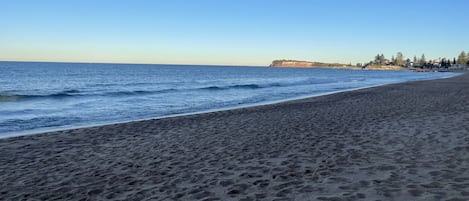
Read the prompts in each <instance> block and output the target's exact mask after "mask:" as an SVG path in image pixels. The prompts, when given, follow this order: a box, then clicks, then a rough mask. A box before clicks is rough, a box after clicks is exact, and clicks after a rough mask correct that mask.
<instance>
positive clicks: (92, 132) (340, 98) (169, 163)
mask: <svg viewBox="0 0 469 201" xmlns="http://www.w3.org/2000/svg"><path fill="white" fill-rule="evenodd" d="M468 101H469V74H467V73H466V74H464V75H461V76H457V77H453V78H448V79H439V80H431V81H418V82H409V83H402V84H394V85H387V86H381V87H374V88H368V89H362V90H357V91H351V92H343V93H338V94H332V95H327V96H320V97H314V98H308V99H302V100H295V101H289V102H284V103H279V104H273V105H264V106H256V107H249V108H242V109H235V110H227V111H219V112H212V113H205V114H197V115H189V116H181V117H173V118H165V119H158V120H147V121H139V122H130V123H123V124H115V125H106V126H99V127H91V128H82V129H75V130H66V131H58V132H50V133H45V134H38V135H31V136H20V137H13V138H6V139H0V200H244V201H248V200H278V201H280V200H331V201H332V200H334V201H340V200H451V201H458V200H469V102H468Z"/></svg>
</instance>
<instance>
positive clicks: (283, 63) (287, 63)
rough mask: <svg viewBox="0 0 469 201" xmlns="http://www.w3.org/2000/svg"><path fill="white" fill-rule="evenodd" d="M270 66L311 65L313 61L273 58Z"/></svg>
mask: <svg viewBox="0 0 469 201" xmlns="http://www.w3.org/2000/svg"><path fill="white" fill-rule="evenodd" d="M270 66H274V67H313V66H314V62H310V61H296V60H274V61H272V64H270Z"/></svg>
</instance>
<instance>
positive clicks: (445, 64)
mask: <svg viewBox="0 0 469 201" xmlns="http://www.w3.org/2000/svg"><path fill="white" fill-rule="evenodd" d="M270 66H272V67H297V68H345V69H370V70H414V71H453V70H469V53H466V52H464V51H462V52H461V53H460V54H459V55H458V57H457V58H456V57H454V58H453V59H447V58H441V57H440V58H438V59H433V60H427V59H426V57H425V54H422V56H420V58H417V57H416V56H414V57H413V59H410V58H405V57H404V55H403V54H402V53H401V52H398V53H397V54H396V55H395V56H394V55H393V56H392V58H391V59H387V58H386V57H385V56H384V55H383V54H378V55H376V56H375V58H374V60H373V61H370V62H368V63H364V64H361V63H357V64H356V65H352V64H340V63H322V62H312V61H298V60H286V59H283V60H274V61H272V63H271V64H270Z"/></svg>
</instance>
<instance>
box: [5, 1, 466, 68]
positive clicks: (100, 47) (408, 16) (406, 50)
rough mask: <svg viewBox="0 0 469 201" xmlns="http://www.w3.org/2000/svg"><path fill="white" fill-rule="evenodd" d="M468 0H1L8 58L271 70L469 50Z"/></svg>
mask: <svg viewBox="0 0 469 201" xmlns="http://www.w3.org/2000/svg"><path fill="white" fill-rule="evenodd" d="M468 8H469V1H467V0H447V1H441V0H421V1H418V0H382V1H381V0H374V1H371V0H354V1H346V0H343V1H339V0H66V1H64V0H55V1H54V0H40V1H39V0H0V60H3V61H59V62H106V63H160V64H209V65H254V66H266V65H269V64H270V62H271V61H272V60H274V59H295V60H308V61H319V62H339V63H352V64H355V63H364V62H368V61H370V60H373V57H374V56H375V55H376V54H378V53H382V54H384V56H386V57H387V58H391V56H392V55H395V54H396V53H397V52H402V53H403V54H404V56H405V57H408V58H412V57H413V56H414V55H416V56H417V57H420V56H421V55H422V54H423V53H424V54H425V56H426V58H427V59H436V58H439V57H446V58H453V57H457V56H458V55H459V53H460V52H461V51H466V52H467V51H468V50H469V40H468V39H469V34H468V33H469V26H468V19H469V12H468V10H467V9H468Z"/></svg>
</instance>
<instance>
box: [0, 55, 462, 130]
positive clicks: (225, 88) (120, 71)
mask: <svg viewBox="0 0 469 201" xmlns="http://www.w3.org/2000/svg"><path fill="white" fill-rule="evenodd" d="M453 75H455V74H453V73H414V72H410V71H367V70H364V71H359V70H334V69H292V68H268V67H226V66H183V65H137V64H85V63H34V62H0V137H2V136H4V137H5V136H10V135H19V134H24V133H34V132H40V131H45V130H54V129H63V128H71V127H79V126H88V125H96V124H104V123H113V122H121V121H130V120H137V119H146V118H153V117H161V116H166V115H174V114H183V113H190V112H200V111H206V110H213V109H222V108H228V107H237V106H245V105H250V104H260V103H265V102H271V101H280V100H285V99H291V98H295V97H302V96H313V95H319V94H324V93H331V92H336V91H343V90H349V89H355V88H360V87H367V86H375V85H382V84H389V83H397V82H405V81H411V80H423V79H435V78H442V77H450V76H453Z"/></svg>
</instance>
